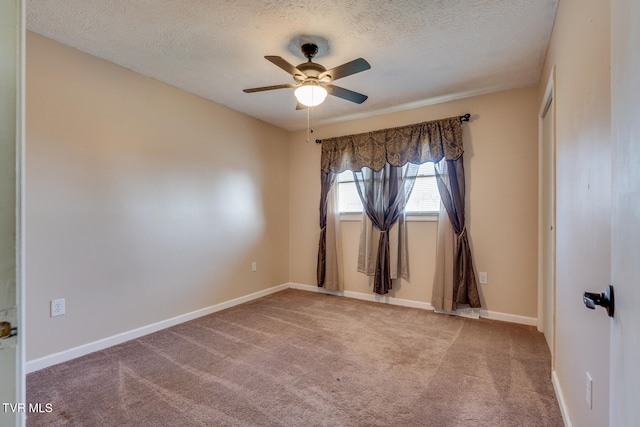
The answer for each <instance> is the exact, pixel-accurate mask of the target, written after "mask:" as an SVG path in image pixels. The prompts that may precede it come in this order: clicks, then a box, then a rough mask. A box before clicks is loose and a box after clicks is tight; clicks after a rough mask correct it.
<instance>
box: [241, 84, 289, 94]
mask: <svg viewBox="0 0 640 427" xmlns="http://www.w3.org/2000/svg"><path fill="white" fill-rule="evenodd" d="M298 86H299V85H297V84H295V83H285V84H281V85H274V86H262V87H254V88H251V89H242V91H243V92H245V93H253V92H263V91H265V90H274V89H284V88H287V87H298Z"/></svg>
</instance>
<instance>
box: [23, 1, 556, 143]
mask: <svg viewBox="0 0 640 427" xmlns="http://www.w3.org/2000/svg"><path fill="white" fill-rule="evenodd" d="M557 3H558V0H404V1H393V2H391V1H389V0H341V1H339V0H333V1H332V0H314V1H306V0H302V1H295V0H215V1H206V0H173V1H169V0H167V1H159V0H109V1H105V0H28V1H27V29H28V30H30V31H33V32H36V33H39V34H42V35H44V36H46V37H49V38H51V39H54V40H57V41H59V42H61V43H64V44H67V45H69V46H73V47H75V48H77V49H80V50H82V51H85V52H88V53H90V54H92V55H95V56H98V57H100V58H104V59H106V60H108V61H111V62H113V63H116V64H118V65H121V66H123V67H126V68H129V69H131V70H134V71H137V72H139V73H141V74H144V75H147V76H150V77H153V78H155V79H157V80H160V81H162V82H165V83H168V84H170V85H173V86H176V87H178V88H181V89H183V90H186V91H188V92H191V93H194V94H197V95H200V96H202V97H204V98H206V99H209V100H211V101H214V102H216V103H218V104H222V105H225V106H227V107H229V108H232V109H234V110H236V111H240V112H242V113H245V114H248V115H250V116H253V117H257V118H259V119H261V120H264V121H266V122H269V123H272V124H274V125H276V126H280V127H282V128H284V129H288V130H297V129H302V128H305V127H306V124H307V113H306V111H305V110H298V111H296V110H295V98H294V96H293V89H279V90H275V91H268V92H259V93H252V94H246V93H244V92H242V89H244V88H250V87H257V86H267V85H275V84H281V83H293V79H292V78H291V76H289V75H288V74H287V73H285V72H284V71H283V70H281V69H280V68H278V67H276V66H275V65H273V64H272V63H270V62H268V61H267V60H266V59H264V58H263V57H264V56H265V55H278V56H281V57H283V58H284V59H285V60H287V61H289V62H290V63H292V64H294V65H297V64H299V63H301V62H304V61H305V58H304V57H303V56H302V54H301V52H300V50H299V46H300V45H301V44H302V43H303V42H305V41H315V42H316V43H317V44H318V45H319V48H320V51H319V53H318V55H317V56H316V58H315V59H314V61H315V62H319V63H320V64H322V65H324V66H325V67H326V68H327V69H329V68H333V67H335V66H338V65H340V64H343V63H345V62H348V61H351V60H353V59H356V58H358V57H362V58H365V59H366V60H367V61H368V62H369V63H370V64H371V69H370V70H367V71H364V72H362V73H359V74H354V75H352V76H348V77H345V78H343V79H341V80H339V81H338V82H336V84H337V85H339V86H341V87H344V88H347V89H351V90H354V91H357V92H361V93H364V94H366V95H368V96H369V99H368V100H367V101H365V102H364V103H363V104H360V105H358V104H354V103H351V102H348V101H345V100H343V99H340V98H336V97H332V96H329V97H328V98H327V101H325V102H324V103H323V104H322V105H320V106H318V107H316V108H314V109H313V124H314V125H321V124H328V123H332V122H336V121H341V120H347V119H352V118H358V117H366V116H371V115H375V114H381V113H385V112H389V111H399V110H402V109H407V108H413V107H417V106H421V105H427V104H432V103H435V102H439V101H443V100H449V99H456V98H463V97H466V96H471V95H477V94H482V93H489V92H495V91H499V90H505V89H511V88H516V87H523V86H528V85H532V84H535V83H537V82H538V81H539V79H540V72H541V69H542V63H543V60H544V55H545V53H546V49H547V45H548V43H549V38H550V35H551V30H552V28H553V22H554V19H555V13H556V8H557Z"/></svg>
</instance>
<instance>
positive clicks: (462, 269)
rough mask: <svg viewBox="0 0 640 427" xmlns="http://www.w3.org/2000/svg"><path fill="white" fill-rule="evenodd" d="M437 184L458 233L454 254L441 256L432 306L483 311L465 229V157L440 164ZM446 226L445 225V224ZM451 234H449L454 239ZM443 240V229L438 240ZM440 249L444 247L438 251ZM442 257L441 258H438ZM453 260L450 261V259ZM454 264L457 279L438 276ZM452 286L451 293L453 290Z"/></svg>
mask: <svg viewBox="0 0 640 427" xmlns="http://www.w3.org/2000/svg"><path fill="white" fill-rule="evenodd" d="M435 171H436V182H437V183H438V191H439V192H440V199H441V200H442V205H444V208H445V210H446V213H447V217H448V218H449V223H450V224H451V228H452V229H453V232H454V233H455V236H454V242H453V250H452V251H448V253H447V252H445V253H443V254H440V257H444V259H437V263H436V266H437V267H436V276H435V277H436V279H438V280H434V284H433V295H432V299H431V305H432V306H433V307H434V308H439V309H443V310H448V311H452V310H455V309H456V308H457V304H468V305H470V306H471V307H480V297H479V295H478V286H477V282H476V276H475V273H474V271H473V259H472V256H471V248H470V246H469V237H468V235H467V229H466V227H465V217H464V209H465V202H464V196H465V181H464V165H463V161H462V157H459V158H457V159H455V160H446V159H443V160H442V161H440V162H438V163H436V165H435ZM441 222H442V221H441ZM446 234H447V233H446V230H445V229H443V230H442V238H443V239H444V240H445V242H443V245H445V246H446V245H447V242H446V240H447V235H446ZM450 234H451V233H449V235H450ZM440 237H441V230H440V227H439V229H438V238H440ZM438 249H440V247H438ZM436 257H438V255H436ZM448 257H449V259H448V260H447V258H448ZM438 261H439V262H438ZM448 264H452V266H453V268H452V270H453V276H452V277H450V279H449V278H448V277H447V272H446V271H444V272H438V270H437V268H438V267H445V268H448V267H447V265H448ZM449 285H450V287H451V289H449Z"/></svg>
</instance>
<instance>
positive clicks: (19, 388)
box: [0, 0, 26, 427]
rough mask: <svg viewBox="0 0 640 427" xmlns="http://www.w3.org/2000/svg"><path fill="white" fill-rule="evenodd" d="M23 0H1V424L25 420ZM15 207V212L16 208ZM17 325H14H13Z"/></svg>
mask: <svg viewBox="0 0 640 427" xmlns="http://www.w3.org/2000/svg"><path fill="white" fill-rule="evenodd" d="M22 16H23V14H22V2H21V1H20V0H10V1H5V0H3V1H0V404H1V405H2V406H1V407H0V425H2V426H7V427H9V426H19V425H22V423H23V422H24V413H25V410H26V408H25V407H24V406H20V404H22V405H24V403H25V402H24V386H23V385H24V376H23V374H22V365H23V363H22V351H21V350H22V343H21V339H19V337H18V336H15V333H20V332H22V331H21V325H20V324H19V323H18V322H19V318H20V310H19V308H20V304H19V301H20V286H18V284H19V283H21V274H20V271H21V269H20V267H19V265H21V257H20V255H19V254H20V253H21V250H20V246H21V243H20V240H21V239H20V233H19V231H18V230H19V229H20V226H19V225H18V221H19V220H20V219H19V216H20V213H19V212H20V211H21V204H20V203H19V199H20V196H19V195H20V192H19V191H18V183H19V182H20V181H19V179H18V178H17V177H18V175H19V174H20V173H21V168H19V167H18V165H19V163H20V161H19V160H18V157H19V156H18V155H19V153H20V150H21V148H20V147H22V143H21V139H22V136H21V135H22V125H21V124H20V123H21V122H22V114H21V106H20V105H21V103H22V95H21V90H20V86H21V83H19V82H20V81H21V69H22V59H21V58H22V53H21V52H22V49H21V48H20V46H21V43H22V40H23V36H22V28H23V26H22ZM17 212H18V213H17ZM14 328H17V329H14Z"/></svg>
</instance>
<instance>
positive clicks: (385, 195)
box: [353, 163, 419, 295]
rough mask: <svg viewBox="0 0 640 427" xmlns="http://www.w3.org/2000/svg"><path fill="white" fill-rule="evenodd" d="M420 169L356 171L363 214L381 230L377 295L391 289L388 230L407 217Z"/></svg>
mask: <svg viewBox="0 0 640 427" xmlns="http://www.w3.org/2000/svg"><path fill="white" fill-rule="evenodd" d="M418 169H419V165H414V164H412V163H407V164H406V165H404V166H391V165H390V164H389V163H386V164H385V165H384V166H383V168H382V169H381V170H379V171H374V170H372V169H370V168H367V167H365V168H362V170H360V171H354V172H353V176H354V178H355V183H356V188H357V189H358V194H359V195H360V199H361V200H362V205H363V207H364V212H365V213H366V215H367V217H368V218H369V219H370V220H371V222H372V224H373V225H374V226H375V227H376V229H377V230H379V231H380V237H379V239H378V250H377V256H376V263H375V266H376V267H375V274H374V279H373V290H374V292H375V293H377V294H381V295H384V294H386V293H388V292H389V290H390V289H392V282H391V261H390V259H391V256H390V245H389V231H390V229H391V227H392V226H393V225H394V224H395V223H396V222H397V221H398V218H399V217H400V216H401V215H403V214H404V207H405V205H406V204H407V200H408V199H409V195H410V194H411V190H412V189H413V184H414V183H415V179H416V176H417V175H418Z"/></svg>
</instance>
